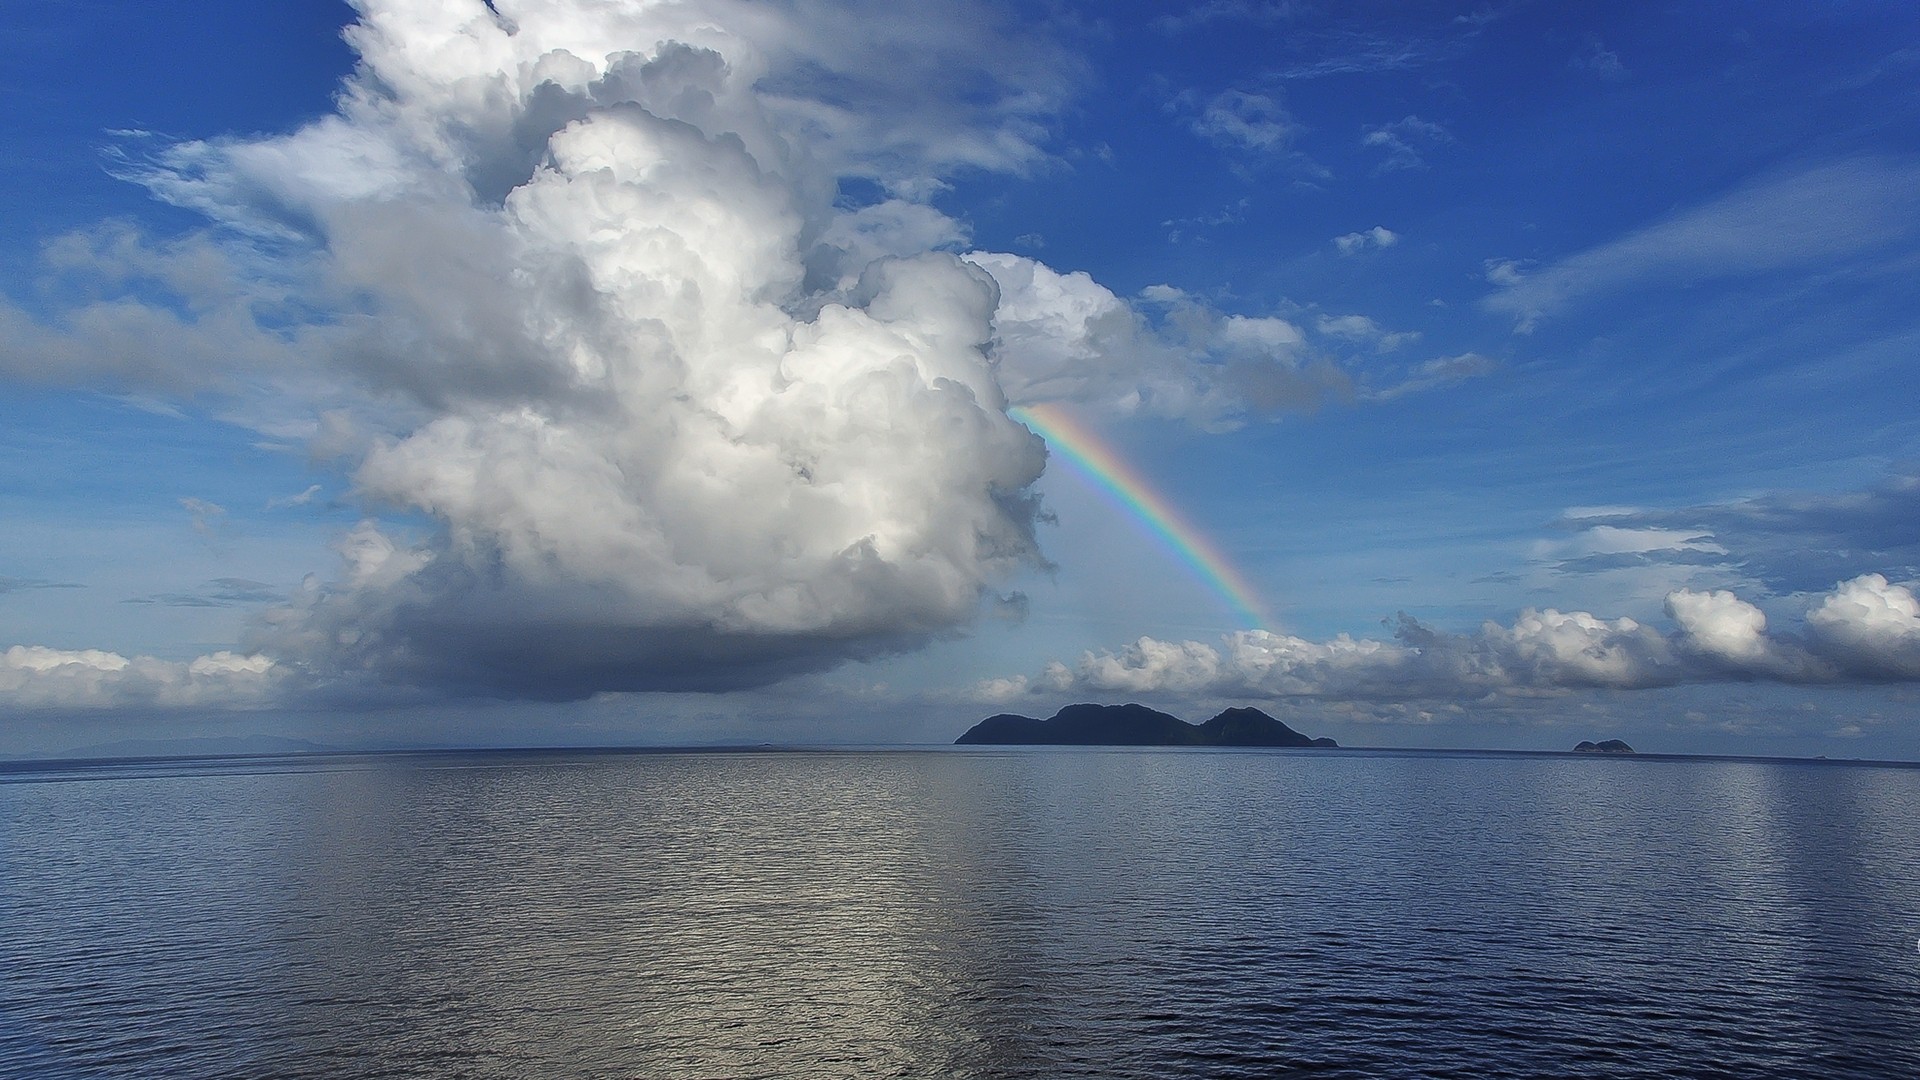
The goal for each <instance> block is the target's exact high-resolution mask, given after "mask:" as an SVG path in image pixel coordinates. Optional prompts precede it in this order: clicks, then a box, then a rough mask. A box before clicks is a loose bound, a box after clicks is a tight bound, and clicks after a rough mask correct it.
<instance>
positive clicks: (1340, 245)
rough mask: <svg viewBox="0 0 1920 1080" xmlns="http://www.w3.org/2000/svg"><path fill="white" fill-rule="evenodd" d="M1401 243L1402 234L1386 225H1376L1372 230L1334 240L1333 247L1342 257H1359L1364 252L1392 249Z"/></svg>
mask: <svg viewBox="0 0 1920 1080" xmlns="http://www.w3.org/2000/svg"><path fill="white" fill-rule="evenodd" d="M1399 242H1400V234H1398V233H1396V232H1394V231H1393V230H1392V229H1389V228H1387V227H1386V226H1384V225H1375V226H1374V227H1373V228H1371V229H1362V230H1361V231H1359V232H1350V233H1347V234H1345V235H1343V236H1336V237H1334V238H1333V246H1334V247H1335V248H1336V249H1338V250H1339V252H1340V254H1342V255H1358V254H1360V253H1361V252H1363V251H1371V250H1375V249H1378V248H1390V247H1392V246H1393V245H1395V244H1397V243H1399Z"/></svg>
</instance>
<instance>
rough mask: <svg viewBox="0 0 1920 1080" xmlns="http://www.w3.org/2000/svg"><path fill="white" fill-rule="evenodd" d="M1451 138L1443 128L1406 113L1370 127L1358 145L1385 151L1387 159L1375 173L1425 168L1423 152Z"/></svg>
mask: <svg viewBox="0 0 1920 1080" xmlns="http://www.w3.org/2000/svg"><path fill="white" fill-rule="evenodd" d="M1452 141H1453V136H1452V135H1451V134H1450V133H1449V132H1448V131H1447V129H1446V128H1444V127H1441V126H1440V125H1439V124H1436V123H1434V122H1433V121H1431V120H1422V119H1420V118H1419V117H1418V116H1407V117H1404V118H1402V119H1400V120H1395V121H1394V122H1393V123H1391V124H1383V125H1381V126H1379V127H1376V128H1369V129H1368V130H1367V132H1366V134H1364V135H1362V136H1361V137H1360V145H1362V146H1370V147H1374V148H1376V149H1379V150H1384V151H1386V154H1387V156H1386V159H1385V160H1383V161H1382V162H1381V163H1380V164H1379V165H1377V166H1375V168H1374V170H1373V171H1374V173H1375V174H1380V173H1389V172H1395V171H1398V170H1401V169H1424V168H1426V167H1427V161H1426V158H1425V157H1424V156H1423V152H1424V151H1427V150H1431V149H1432V148H1434V147H1436V146H1440V145H1443V144H1445V143H1450V142H1452Z"/></svg>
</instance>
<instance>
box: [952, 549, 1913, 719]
mask: <svg viewBox="0 0 1920 1080" xmlns="http://www.w3.org/2000/svg"><path fill="white" fill-rule="evenodd" d="M1666 607H1667V612H1668V615H1669V617H1670V618H1672V619H1673V621H1674V622H1675V624H1677V627H1678V629H1677V631H1675V632H1674V633H1672V634H1662V633H1661V632H1660V631H1658V630H1657V629H1655V628H1654V627H1651V626H1648V625H1646V624H1643V623H1641V622H1639V621H1637V620H1634V619H1630V618H1617V619H1604V618H1600V617H1598V616H1595V615H1593V614H1591V613H1588V612H1584V611H1558V610H1555V609H1552V608H1547V609H1541V610H1534V609H1528V610H1526V611H1523V612H1521V614H1520V616H1519V617H1518V618H1517V619H1515V620H1514V622H1513V623H1512V624H1511V625H1507V626H1503V625H1500V624H1498V623H1492V622H1489V623H1486V624H1485V625H1483V626H1482V627H1481V628H1480V629H1479V630H1478V631H1476V632H1473V633H1470V634H1446V633H1441V632H1439V631H1436V630H1434V629H1432V628H1431V627H1428V626H1425V625H1423V624H1421V623H1418V622H1416V621H1414V620H1412V619H1410V618H1408V617H1406V616H1404V615H1403V616H1401V619H1400V624H1399V626H1398V628H1397V630H1396V632H1395V634H1394V638H1393V640H1390V641H1389V640H1378V639H1370V638H1353V637H1349V636H1347V635H1345V634H1342V635H1340V636H1338V637H1336V638H1334V639H1332V640H1330V641H1321V642H1316V641H1311V640H1308V639H1305V638H1300V637H1296V636H1293V635H1288V634H1278V633H1273V632H1270V631H1265V630H1249V631H1240V632H1236V633H1232V634H1228V635H1225V636H1224V637H1223V638H1222V639H1221V643H1220V644H1219V645H1218V646H1214V645H1208V644H1204V643H1201V642H1195V641H1183V642H1167V641H1159V640H1156V639H1153V638H1141V639H1140V640H1138V641H1136V642H1134V643H1133V644H1131V645H1128V646H1126V647H1125V648H1123V649H1120V650H1118V651H1114V652H1087V653H1085V654H1083V655H1082V656H1081V657H1080V659H1079V660H1078V661H1077V662H1075V663H1073V664H1071V665H1067V664H1062V663H1058V662H1056V663H1054V664H1052V665H1050V666H1049V668H1048V669H1047V671H1045V672H1044V673H1042V674H1041V675H1040V676H1037V677H1034V678H1015V679H1006V680H996V681H994V682H993V683H992V684H991V688H992V689H993V691H994V692H995V693H996V694H998V695H999V696H998V697H997V698H996V699H995V700H999V701H1007V700H1013V699H1016V698H1018V697H1020V696H1023V695H1024V696H1028V697H1031V696H1035V695H1043V694H1054V695H1057V694H1061V693H1080V694H1090V695H1100V694H1136V695H1152V694H1178V695H1184V696H1189V697H1193V696H1207V697H1218V698H1241V699H1267V700H1284V699H1289V698H1318V699H1329V700H1354V701H1379V700H1388V701H1391V700H1431V699H1457V700H1468V699H1479V698H1484V697H1489V696H1508V697H1512V696H1528V695H1537V694H1551V693H1561V692H1566V691H1569V690H1576V689H1585V688H1609V689H1617V690H1632V689H1644V688H1650V687H1663V686H1674V685H1678V684H1681V683H1692V682H1714V681H1722V680H1727V679H1765V680H1774V681H1781V682H1793V683H1834V682H1846V681H1850V680H1853V679H1857V678H1862V677H1864V678H1869V679H1920V602H1917V601H1916V600H1915V597H1914V595H1913V593H1912V591H1911V590H1910V589H1908V588H1906V587H1904V586H1899V585H1890V584H1889V583H1888V582H1887V581H1886V579H1885V578H1883V577H1881V576H1880V575H1878V574H1867V575H1863V576H1861V577H1858V578H1855V579H1853V580H1852V581H1848V582H1842V583H1841V584H1839V585H1837V586H1835V587H1834V590H1833V591H1832V592H1831V593H1829V594H1828V595H1827V596H1826V597H1825V598H1824V599H1823V600H1822V601H1821V602H1820V603H1819V604H1818V605H1817V606H1815V607H1814V608H1813V609H1812V611H1810V612H1809V613H1808V615H1807V620H1806V621H1807V626H1808V629H1809V631H1810V632H1811V634H1812V639H1811V640H1812V647H1813V648H1814V649H1815V650H1817V655H1815V654H1814V653H1810V652H1809V651H1808V648H1807V647H1805V646H1803V645H1802V644H1801V642H1800V640H1799V639H1797V638H1793V637H1785V638H1777V637H1772V636H1769V635H1768V633H1767V620H1766V616H1765V615H1764V614H1763V613H1762V612H1761V611H1760V610H1759V608H1757V607H1755V606H1754V605H1752V604H1749V603H1747V602H1746V601H1743V600H1741V599H1739V598H1738V597H1736V596H1735V595H1733V594H1732V593H1731V592H1726V591H1718V592H1693V591H1690V590H1685V589H1681V590H1676V591H1674V592H1673V593H1671V594H1669V595H1668V597H1667V604H1666ZM987 688H988V684H983V685H982V690H983V692H984V690H985V689H987Z"/></svg>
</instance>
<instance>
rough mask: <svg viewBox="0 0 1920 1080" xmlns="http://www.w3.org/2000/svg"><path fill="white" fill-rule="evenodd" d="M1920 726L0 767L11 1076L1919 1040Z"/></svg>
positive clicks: (1810, 1070)
mask: <svg viewBox="0 0 1920 1080" xmlns="http://www.w3.org/2000/svg"><path fill="white" fill-rule="evenodd" d="M1916 823H1920V770H1914V769H1903V768H1874V767H1857V766H1851V767H1850V766H1844V765H1839V764H1821V763H1812V762H1756V761H1716V760H1671V759H1668V760H1654V759H1593V758H1588V757H1570V756H1520V755H1512V756H1509V755H1462V754H1431V753H1418V752H1405V753H1368V752H1347V751H1339V752H1312V751H1230V750H1193V749H1184V750H1165V749H1159V750H1088V749H1057V750H1056V749H1037V748H1018V749H973V750H940V751H934V750H929V751H915V752H882V751H868V752H851V751H850V752H788V753H692V754H644V753H642V754H633V753H579V752H565V753H559V752H556V753H520V754H512V753H484V754H424V755H393V756H377V757H349V756H320V757H303V758H262V759H245V760H225V761H211V762H192V763H179V762H176V763H152V762H146V763H118V764H101V765H92V766H64V767H58V768H48V767H38V768H15V769H13V770H11V771H5V770H0V928H4V929H3V930H0V1074H5V1075H9V1076H36V1077H38V1076H69V1075H71V1076H81V1075H85V1076H93V1075H169V1076H171V1075H180V1076H234V1077H242V1076H244V1077H265V1076H346V1077H374V1076H421V1075H447V1076H473V1077H493V1076H500V1077H508V1076H513V1077H519V1076H582V1077H584V1076H637V1077H696V1076H698V1077H757V1076H769V1077H771V1076H822V1077H841V1076H845V1077H855V1076H860V1077H868V1076H916V1077H917V1076H927V1077H939V1076H978V1077H1034V1078H1040V1077H1057V1076H1089V1077H1092V1076H1098V1077H1141V1078H1145V1077H1160V1076H1249V1077H1252V1076H1285V1075H1298V1076H1328V1077H1334V1076H1371V1075H1396V1076H1420V1075H1426V1076H1503V1075H1508V1076H1529V1075H1540V1074H1546V1073H1550V1074H1556V1075H1595V1076H1603V1075H1604V1076H1619V1075H1636V1074H1638V1075H1649V1076H1652V1075H1673V1074H1676V1073H1680V1072H1693V1073H1698V1072H1702V1071H1709V1072H1724V1073H1730V1074H1735V1075H1763V1074H1767V1075H1786V1074H1800V1075H1822V1076H1914V1075H1920V949H1917V948H1916V945H1917V944H1920V840H1916V837H1915V827H1916Z"/></svg>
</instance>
